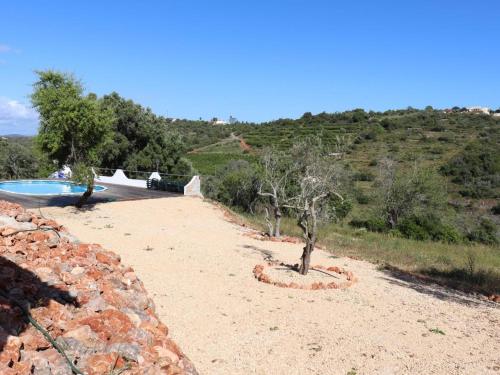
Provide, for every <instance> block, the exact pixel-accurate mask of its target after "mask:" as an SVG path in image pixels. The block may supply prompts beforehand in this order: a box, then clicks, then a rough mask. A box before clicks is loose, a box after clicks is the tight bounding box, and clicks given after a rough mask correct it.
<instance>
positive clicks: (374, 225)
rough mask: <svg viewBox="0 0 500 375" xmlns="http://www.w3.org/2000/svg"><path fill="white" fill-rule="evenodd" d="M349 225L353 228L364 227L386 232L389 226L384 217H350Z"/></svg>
mask: <svg viewBox="0 0 500 375" xmlns="http://www.w3.org/2000/svg"><path fill="white" fill-rule="evenodd" d="M349 225H350V226H352V227H354V228H365V229H366V230H369V231H370V232H387V231H388V230H389V227H388V226H387V223H386V222H385V220H384V219H382V218H378V217H371V218H369V219H357V218H356V219H352V220H351V221H350V222H349Z"/></svg>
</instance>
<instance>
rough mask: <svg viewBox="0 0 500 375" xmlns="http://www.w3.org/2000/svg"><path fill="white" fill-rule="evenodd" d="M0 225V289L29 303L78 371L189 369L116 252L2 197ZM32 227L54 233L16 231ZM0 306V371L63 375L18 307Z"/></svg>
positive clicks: (59, 360)
mask: <svg viewBox="0 0 500 375" xmlns="http://www.w3.org/2000/svg"><path fill="white" fill-rule="evenodd" d="M6 216H8V217H7V218H6ZM11 218H12V219H11ZM14 218H15V219H17V221H15V220H13V219H14ZM0 223H8V224H9V226H8V227H6V226H3V227H1V228H0V233H1V234H2V237H0V255H1V257H0V260H1V261H2V262H1V263H0V289H2V290H6V291H8V293H9V298H16V299H17V300H20V301H27V302H29V303H30V306H31V315H32V317H33V318H34V319H35V320H36V321H37V322H38V324H40V325H41V326H42V327H44V328H45V330H47V332H48V333H49V335H50V336H51V337H52V338H53V339H54V340H56V341H57V342H58V343H59V344H60V345H62V346H63V347H64V348H65V350H66V353H67V354H68V356H69V357H70V358H71V359H74V360H76V361H77V367H81V370H82V371H84V373H85V374H86V375H93V374H99V375H101V374H108V373H111V372H112V370H113V369H114V370H118V371H116V372H119V369H120V368H123V366H125V364H126V361H127V365H128V366H129V369H128V370H127V371H126V372H125V373H127V374H129V375H134V374H137V375H139V374H141V375H149V374H151V375H156V374H160V373H163V374H182V375H196V374H197V372H196V370H195V369H194V367H193V365H192V363H191V362H190V361H189V360H188V359H187V358H186V357H185V356H184V355H183V354H182V352H181V350H180V349H179V348H178V347H177V345H176V344H175V343H174V342H173V341H171V340H170V338H169V337H168V328H167V327H166V326H165V325H164V324H162V323H161V322H160V321H159V319H158V317H157V315H156V313H155V308H154V304H153V302H152V300H151V299H150V298H149V297H148V296H147V293H146V291H145V289H144V285H143V283H142V282H141V281H140V280H139V279H138V278H137V275H136V274H135V273H134V270H133V269H132V268H130V267H124V266H122V265H121V264H120V257H119V256H118V255H117V254H115V253H113V252H110V251H106V250H104V249H103V248H102V247H101V246H100V245H97V244H76V243H75V241H76V239H75V238H74V237H72V236H71V235H69V234H68V233H66V232H65V230H64V229H63V228H62V227H61V226H60V225H59V224H58V223H56V222H55V221H52V220H47V219H44V218H41V217H39V216H37V215H35V214H28V213H27V212H26V211H24V209H23V208H22V207H21V206H19V205H15V204H11V203H8V202H5V201H0ZM2 225H4V224H2ZM36 227H38V228H47V227H51V228H54V229H55V230H56V231H58V232H59V234H60V236H61V238H60V237H59V236H58V235H57V234H56V232H54V231H50V230H47V231H45V230H36V231H30V232H19V233H16V231H18V230H20V229H26V228H36ZM14 233H16V234H14ZM0 311H1V312H2V316H1V319H0V320H1V323H2V325H1V326H0V340H1V341H2V342H5V345H4V348H3V351H2V352H0V374H2V375H3V374H5V375H20V374H22V375H24V374H30V373H34V374H58V375H66V374H67V375H70V374H71V370H70V368H69V366H68V364H67V363H66V362H65V360H64V359H63V357H62V356H61V355H60V354H59V353H58V352H57V351H56V350H55V349H54V348H52V346H51V344H50V343H49V342H48V341H47V340H46V339H45V337H44V336H43V335H42V334H41V333H40V332H39V331H38V330H36V329H35V328H34V327H33V326H32V325H29V324H28V323H27V322H26V318H25V317H24V316H23V313H22V311H21V309H20V308H19V307H16V306H15V305H13V304H12V301H10V300H9V299H7V298H2V297H0ZM12 332H19V336H9V334H10V333H12ZM125 359H126V361H125Z"/></svg>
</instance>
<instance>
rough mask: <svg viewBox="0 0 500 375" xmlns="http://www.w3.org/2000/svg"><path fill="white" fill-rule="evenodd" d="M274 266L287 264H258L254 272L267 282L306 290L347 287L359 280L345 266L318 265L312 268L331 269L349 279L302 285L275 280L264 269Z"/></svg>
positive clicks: (258, 277)
mask: <svg viewBox="0 0 500 375" xmlns="http://www.w3.org/2000/svg"><path fill="white" fill-rule="evenodd" d="M272 266H287V264H285V263H281V262H267V263H265V264H257V265H256V266H255V267H254V269H253V274H254V276H255V278H256V279H257V280H258V281H260V282H262V283H265V284H270V285H274V286H277V287H280V288H290V289H304V290H323V289H346V288H349V287H350V286H352V285H353V284H354V283H355V282H357V281H358V280H357V278H356V277H355V276H354V274H353V273H352V272H351V271H347V270H345V269H343V268H340V267H336V266H332V267H324V266H321V265H316V266H313V267H311V269H313V270H314V269H316V270H325V271H330V272H335V273H338V274H340V275H345V276H346V279H347V281H342V282H339V283H337V282H335V281H332V282H329V283H323V282H321V281H320V282H315V283H312V284H310V285H301V284H298V283H295V282H290V283H284V282H281V281H274V280H272V279H271V278H270V277H269V275H267V274H266V273H265V272H264V270H265V268H266V267H272Z"/></svg>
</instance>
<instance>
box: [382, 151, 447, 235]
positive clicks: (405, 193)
mask: <svg viewBox="0 0 500 375" xmlns="http://www.w3.org/2000/svg"><path fill="white" fill-rule="evenodd" d="M378 165H379V178H378V181H377V184H378V195H379V200H380V203H381V206H382V211H383V214H384V215H385V219H386V223H387V225H388V227H390V228H391V229H395V228H396V227H397V226H398V224H399V223H400V221H401V220H402V219H404V218H407V217H409V216H411V215H418V214H422V213H423V214H429V213H433V214H436V213H437V212H439V211H441V210H442V209H443V208H444V206H445V205H446V187H445V185H444V182H443V180H442V179H440V178H439V176H438V175H437V174H436V173H435V172H434V171H432V170H429V169H426V168H422V167H421V166H420V165H418V164H415V165H414V166H413V167H412V168H410V169H408V170H399V169H398V167H397V165H396V162H395V161H393V160H390V159H382V160H381V161H380V162H379V163H378Z"/></svg>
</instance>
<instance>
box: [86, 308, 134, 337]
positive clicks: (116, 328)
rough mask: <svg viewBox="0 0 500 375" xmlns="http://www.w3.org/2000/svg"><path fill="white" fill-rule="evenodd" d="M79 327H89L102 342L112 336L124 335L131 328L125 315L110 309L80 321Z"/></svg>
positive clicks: (130, 323)
mask: <svg viewBox="0 0 500 375" xmlns="http://www.w3.org/2000/svg"><path fill="white" fill-rule="evenodd" d="M79 325H88V326H90V328H91V329H92V330H93V331H94V332H96V333H97V334H98V335H99V336H100V337H101V338H102V339H103V340H109V339H110V338H111V336H112V335H116V334H120V333H122V334H125V333H127V332H128V331H129V330H130V329H132V327H133V325H132V322H131V321H130V319H129V317H128V316H127V315H126V314H124V313H122V312H120V311H118V310H111V309H110V310H104V311H103V312H101V313H97V314H95V315H93V316H91V317H88V318H84V319H81V320H80V321H79Z"/></svg>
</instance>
